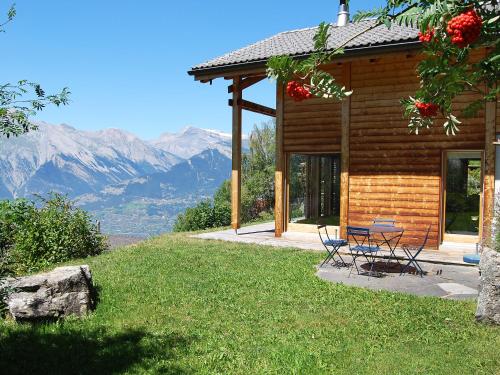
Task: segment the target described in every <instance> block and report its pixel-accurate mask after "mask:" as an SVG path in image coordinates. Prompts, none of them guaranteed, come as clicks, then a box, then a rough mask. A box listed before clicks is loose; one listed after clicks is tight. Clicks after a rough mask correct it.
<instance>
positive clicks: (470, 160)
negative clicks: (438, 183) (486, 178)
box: [443, 151, 483, 240]
mask: <svg viewBox="0 0 500 375" xmlns="http://www.w3.org/2000/svg"><path fill="white" fill-rule="evenodd" d="M445 163H446V165H445V176H444V177H445V194H444V195H445V206H444V215H443V216H444V218H443V219H444V223H443V226H444V240H454V239H457V240H460V239H464V240H465V239H466V237H467V236H468V237H471V238H473V239H474V240H475V239H476V238H477V237H478V235H479V234H480V233H479V230H480V224H481V213H482V212H481V206H482V193H483V184H482V181H483V178H482V173H483V171H482V165H483V161H482V152H481V151H453V152H447V153H446V161H445Z"/></svg>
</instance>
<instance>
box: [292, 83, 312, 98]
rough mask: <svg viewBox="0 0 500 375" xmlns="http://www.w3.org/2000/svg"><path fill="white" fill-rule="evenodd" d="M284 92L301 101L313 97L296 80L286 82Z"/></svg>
mask: <svg viewBox="0 0 500 375" xmlns="http://www.w3.org/2000/svg"><path fill="white" fill-rule="evenodd" d="M286 92H287V94H288V96H289V97H291V98H293V99H294V100H295V101H296V102H301V101H302V100H305V99H310V98H312V97H313V95H312V94H311V92H310V91H309V90H308V89H307V88H305V87H304V85H302V84H300V83H299V82H297V81H290V82H288V84H287V86H286Z"/></svg>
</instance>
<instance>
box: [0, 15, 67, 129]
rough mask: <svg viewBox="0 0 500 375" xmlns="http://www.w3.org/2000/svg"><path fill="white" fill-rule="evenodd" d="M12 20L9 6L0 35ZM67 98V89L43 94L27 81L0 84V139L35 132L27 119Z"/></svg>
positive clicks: (33, 126) (40, 88) (62, 103)
mask: <svg viewBox="0 0 500 375" xmlns="http://www.w3.org/2000/svg"><path fill="white" fill-rule="evenodd" d="M15 16H16V9H15V8H14V6H12V7H11V8H10V9H9V11H8V12H7V18H6V21H4V22H3V23H1V24H0V32H5V26H6V25H7V24H8V23H10V22H11V21H12V20H13V19H14V17H15ZM69 94H70V92H69V89H68V88H64V89H62V90H61V92H60V93H57V94H47V93H46V92H45V90H44V89H43V88H42V86H41V85H40V84H38V83H35V82H31V81H28V80H20V81H18V82H17V83H14V84H11V83H5V84H0V136H5V137H11V136H17V135H20V134H23V133H27V132H29V131H31V130H35V129H36V125H35V124H33V123H32V122H31V121H30V117H31V116H33V115H35V114H36V113H37V112H39V111H41V110H43V109H44V108H45V107H46V106H47V105H49V104H53V105H56V106H60V105H66V104H68V103H69Z"/></svg>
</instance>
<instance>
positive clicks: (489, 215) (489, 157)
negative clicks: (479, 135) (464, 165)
mask: <svg viewBox="0 0 500 375" xmlns="http://www.w3.org/2000/svg"><path fill="white" fill-rule="evenodd" d="M496 111H497V103H496V100H495V101H490V102H487V103H486V110H485V126H486V129H485V136H486V139H485V143H484V193H483V201H484V203H483V207H484V209H483V228H482V229H483V230H482V238H483V240H486V241H488V240H489V239H490V238H491V233H492V225H493V217H494V208H495V144H494V142H495V138H496Z"/></svg>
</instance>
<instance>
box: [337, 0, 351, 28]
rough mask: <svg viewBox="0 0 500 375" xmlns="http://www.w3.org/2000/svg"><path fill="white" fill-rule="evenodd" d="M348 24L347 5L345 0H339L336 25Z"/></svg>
mask: <svg viewBox="0 0 500 375" xmlns="http://www.w3.org/2000/svg"><path fill="white" fill-rule="evenodd" d="M348 24H349V6H348V5H347V1H346V0H340V6H339V14H338V18H337V26H346V25H348Z"/></svg>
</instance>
